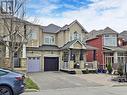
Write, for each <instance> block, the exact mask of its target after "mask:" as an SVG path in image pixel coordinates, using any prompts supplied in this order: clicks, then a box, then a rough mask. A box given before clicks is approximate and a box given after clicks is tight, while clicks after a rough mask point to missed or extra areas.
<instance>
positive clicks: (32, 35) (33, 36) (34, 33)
mask: <svg viewBox="0 0 127 95" xmlns="http://www.w3.org/2000/svg"><path fill="white" fill-rule="evenodd" d="M28 36H29V38H30V39H37V34H36V32H33V31H32V32H31V33H30V34H29V35H28Z"/></svg>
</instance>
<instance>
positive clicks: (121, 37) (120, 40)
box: [118, 31, 127, 46]
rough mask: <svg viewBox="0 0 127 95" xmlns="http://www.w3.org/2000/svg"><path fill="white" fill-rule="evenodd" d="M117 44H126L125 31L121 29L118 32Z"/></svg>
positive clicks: (126, 34) (126, 32)
mask: <svg viewBox="0 0 127 95" xmlns="http://www.w3.org/2000/svg"><path fill="white" fill-rule="evenodd" d="M118 37H119V41H118V43H119V46H125V45H127V31H123V32H121V33H120V34H119V36H118Z"/></svg>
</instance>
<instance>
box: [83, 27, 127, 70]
mask: <svg viewBox="0 0 127 95" xmlns="http://www.w3.org/2000/svg"><path fill="white" fill-rule="evenodd" d="M85 38H86V39H84V40H85V41H86V43H87V44H88V45H91V46H94V47H97V48H98V50H97V51H96V52H95V51H93V52H92V51H89V52H87V61H93V59H96V60H97V61H98V68H103V69H105V67H106V65H107V64H109V63H111V65H112V66H113V67H114V69H116V67H117V66H118V63H124V62H125V60H127V57H126V54H127V50H126V49H125V48H123V47H119V45H118V33H117V32H116V31H114V30H112V29H111V28H109V27H107V28H105V29H104V30H99V31H96V30H93V31H91V32H90V33H89V34H88V35H86V37H85Z"/></svg>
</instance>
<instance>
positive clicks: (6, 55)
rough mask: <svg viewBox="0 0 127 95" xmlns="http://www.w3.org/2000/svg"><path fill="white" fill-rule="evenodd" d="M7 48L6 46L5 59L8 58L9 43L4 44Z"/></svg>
mask: <svg viewBox="0 0 127 95" xmlns="http://www.w3.org/2000/svg"><path fill="white" fill-rule="evenodd" d="M6 44H7V46H6V54H5V57H6V58H9V48H8V47H9V42H6Z"/></svg>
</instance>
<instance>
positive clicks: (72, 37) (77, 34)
mask: <svg viewBox="0 0 127 95" xmlns="http://www.w3.org/2000/svg"><path fill="white" fill-rule="evenodd" d="M81 36H82V35H81V34H79V33H78V32H77V31H75V32H74V33H73V34H72V35H71V36H70V39H71V40H80V41H81V40H82V37H81Z"/></svg>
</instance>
